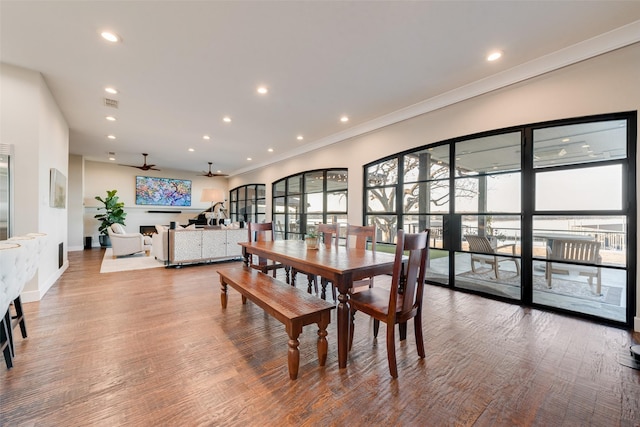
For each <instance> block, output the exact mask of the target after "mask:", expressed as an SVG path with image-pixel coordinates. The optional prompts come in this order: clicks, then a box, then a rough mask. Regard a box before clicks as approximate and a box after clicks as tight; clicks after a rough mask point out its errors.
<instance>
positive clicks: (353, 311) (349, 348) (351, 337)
mask: <svg viewBox="0 0 640 427" xmlns="http://www.w3.org/2000/svg"><path fill="white" fill-rule="evenodd" d="M355 316H356V312H355V310H351V315H350V316H349V317H350V323H351V324H350V325H349V347H348V351H351V346H352V345H353V323H354V322H353V319H354V318H355Z"/></svg>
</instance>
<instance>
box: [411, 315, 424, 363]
mask: <svg viewBox="0 0 640 427" xmlns="http://www.w3.org/2000/svg"><path fill="white" fill-rule="evenodd" d="M413 322H414V325H413V329H414V331H415V333H416V348H417V349H418V356H420V358H422V359H424V358H425V352H424V339H423V337H422V315H421V313H418V314H417V315H416V317H414V318H413Z"/></svg>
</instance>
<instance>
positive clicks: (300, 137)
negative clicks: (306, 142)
mask: <svg viewBox="0 0 640 427" xmlns="http://www.w3.org/2000/svg"><path fill="white" fill-rule="evenodd" d="M296 139H297V140H298V141H302V140H303V139H304V136H302V135H298V136H297V137H296Z"/></svg>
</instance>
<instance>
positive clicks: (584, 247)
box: [546, 239, 602, 295]
mask: <svg viewBox="0 0 640 427" xmlns="http://www.w3.org/2000/svg"><path fill="white" fill-rule="evenodd" d="M547 259H548V261H547V268H546V277H547V287H548V288H549V289H550V288H551V279H552V274H553V273H558V274H569V273H570V272H571V271H575V272H577V273H578V274H579V275H580V276H586V277H588V279H589V286H593V279H594V278H595V279H596V292H595V293H596V295H601V294H602V273H601V271H600V267H599V266H596V265H595V264H598V265H599V264H601V263H602V257H601V256H600V242H596V241H595V240H570V239H554V240H553V245H552V247H550V248H547ZM551 261H558V262H555V263H553V262H551ZM561 262H565V263H562V264H561ZM569 263H571V264H569ZM580 264H587V265H580Z"/></svg>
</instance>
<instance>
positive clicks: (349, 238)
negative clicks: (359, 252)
mask: <svg viewBox="0 0 640 427" xmlns="http://www.w3.org/2000/svg"><path fill="white" fill-rule="evenodd" d="M369 242H371V243H369ZM345 246H346V247H347V248H356V249H369V248H370V249H371V250H372V251H375V250H376V225H375V224H373V225H351V224H348V225H347V235H346V241H345ZM363 286H366V287H368V288H372V287H373V277H369V278H365V279H362V280H357V281H355V282H353V286H352V288H351V292H357V290H358V289H360V288H362V287H363Z"/></svg>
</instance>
